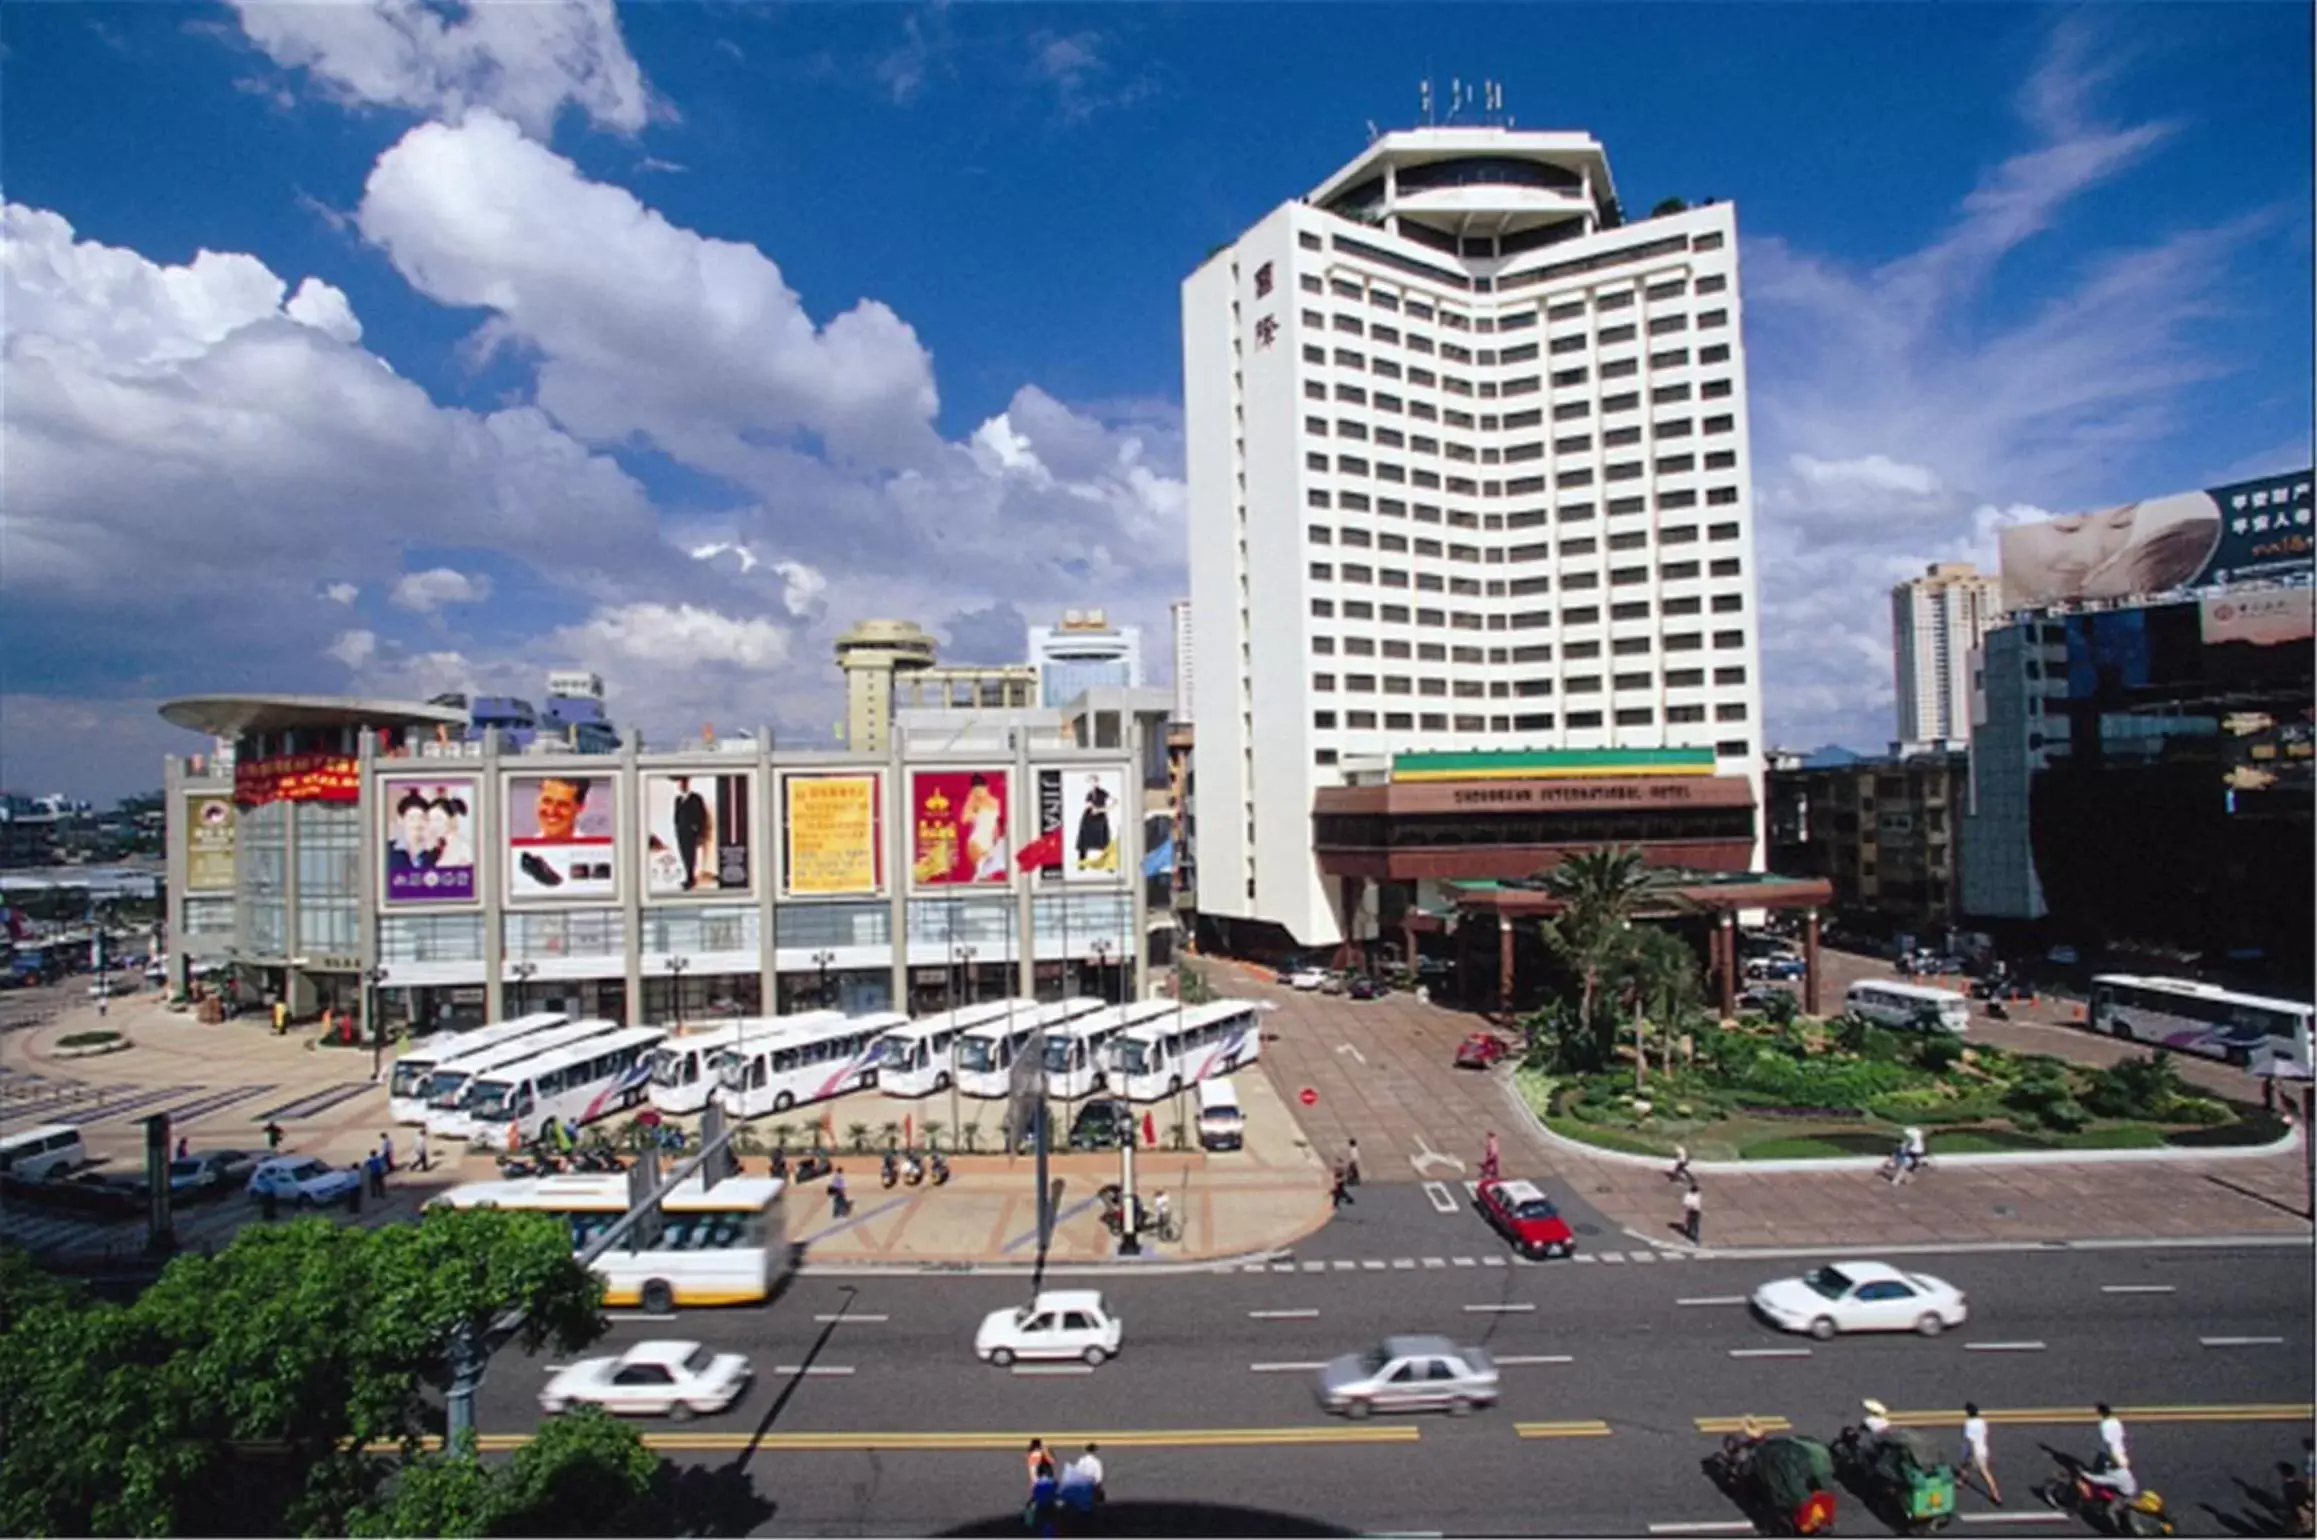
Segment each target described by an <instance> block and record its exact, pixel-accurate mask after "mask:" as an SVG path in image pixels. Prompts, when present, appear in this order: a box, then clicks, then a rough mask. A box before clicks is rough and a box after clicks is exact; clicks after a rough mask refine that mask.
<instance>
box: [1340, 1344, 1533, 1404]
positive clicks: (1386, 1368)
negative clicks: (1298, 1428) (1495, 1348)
mask: <svg viewBox="0 0 2317 1540" xmlns="http://www.w3.org/2000/svg"><path fill="white" fill-rule="evenodd" d="M1318 1390H1319V1403H1320V1405H1321V1406H1323V1407H1325V1408H1326V1409H1327V1410H1329V1411H1331V1412H1338V1413H1341V1414H1342V1415H1344V1416H1346V1417H1365V1416H1367V1415H1369V1414H1370V1413H1372V1412H1378V1411H1384V1412H1419V1411H1444V1412H1446V1413H1448V1414H1449V1415H1450V1416H1451V1417H1462V1416H1464V1415H1465V1414H1466V1413H1468V1412H1470V1411H1471V1410H1472V1409H1473V1408H1474V1407H1476V1406H1494V1405H1495V1404H1496V1396H1497V1369H1496V1360H1495V1359H1493V1358H1490V1357H1489V1356H1488V1354H1487V1353H1486V1352H1484V1351H1483V1350H1481V1349H1480V1348H1474V1347H1458V1346H1457V1345H1456V1344H1455V1343H1453V1342H1451V1341H1449V1340H1448V1339H1447V1338H1446V1337H1386V1338H1385V1339H1384V1340H1383V1341H1382V1342H1380V1343H1378V1344H1377V1345H1376V1346H1374V1347H1372V1348H1370V1349H1368V1350H1367V1351H1366V1352H1364V1353H1346V1354H1345V1355H1344V1356H1343V1357H1341V1358H1338V1359H1335V1360H1333V1361H1332V1362H1330V1363H1329V1364H1328V1365H1327V1366H1326V1367H1325V1368H1323V1369H1322V1370H1320V1372H1319V1387H1318Z"/></svg>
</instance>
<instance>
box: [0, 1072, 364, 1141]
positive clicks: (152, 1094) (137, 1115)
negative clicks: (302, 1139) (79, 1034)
mask: <svg viewBox="0 0 2317 1540" xmlns="http://www.w3.org/2000/svg"><path fill="white" fill-rule="evenodd" d="M39 1078H40V1077H38V1076H27V1075H19V1076H15V1077H12V1084H23V1083H25V1082H28V1081H34V1080H38V1079H39ZM279 1089H281V1088H280V1087H279V1086H277V1085H275V1084H273V1083H271V1082H266V1083H263V1084H258V1085H239V1086H223V1087H210V1086H205V1085H168V1086H147V1087H142V1088H137V1087H132V1088H130V1089H128V1090H126V1091H124V1092H122V1093H121V1094H119V1095H117V1096H116V1095H113V1094H111V1091H112V1088H111V1087H105V1086H94V1085H89V1084H86V1083H84V1082H80V1081H48V1082H46V1083H45V1084H44V1085H43V1086H42V1087H41V1091H40V1093H39V1094H38V1095H36V1096H21V1095H20V1096H18V1097H17V1098H15V1099H12V1100H11V1101H10V1103H9V1104H8V1107H7V1121H9V1122H11V1123H33V1122H40V1123H72V1124H76V1125H78V1126H80V1127H82V1128H94V1127H98V1126H101V1125H103V1124H106V1123H119V1122H133V1121H136V1120H139V1119H142V1118H147V1117H151V1116H152V1115H153V1114H155V1113H167V1114H168V1117H169V1122H170V1124H171V1126H172V1127H177V1126H181V1125H185V1124H191V1123H197V1122H200V1121H201V1120H202V1119H204V1118H211V1117H216V1116H218V1115H219V1114H221V1113H226V1112H232V1111H235V1110H237V1109H240V1110H247V1104H248V1103H250V1102H253V1101H257V1100H259V1099H260V1098H262V1097H266V1096H269V1095H270V1094H272V1093H273V1092H275V1091H278V1090H279ZM375 1089H376V1087H375V1085H374V1084H373V1083H372V1082H370V1081H367V1080H359V1081H354V1080H349V1081H341V1082H340V1083H338V1084H337V1085H333V1086H327V1087H325V1088H323V1089H322V1090H319V1091H313V1092H308V1093H307V1094H305V1095H302V1096H299V1097H297V1098H295V1099H293V1100H290V1101H286V1102H279V1103H275V1104H272V1105H268V1106H265V1107H262V1108H259V1109H257V1110H254V1111H250V1112H249V1120H250V1121H251V1122H252V1123H290V1122H296V1121H298V1120H300V1119H303V1118H311V1117H315V1116H318V1115H319V1114H321V1113H323V1112H327V1111H328V1110H330V1109H331V1108H332V1107H335V1106H337V1105H339V1104H340V1103H342V1102H347V1101H351V1100H353V1099H354V1098H355V1097H357V1096H360V1095H361V1094H363V1093H364V1092H365V1091H370V1090H375Z"/></svg>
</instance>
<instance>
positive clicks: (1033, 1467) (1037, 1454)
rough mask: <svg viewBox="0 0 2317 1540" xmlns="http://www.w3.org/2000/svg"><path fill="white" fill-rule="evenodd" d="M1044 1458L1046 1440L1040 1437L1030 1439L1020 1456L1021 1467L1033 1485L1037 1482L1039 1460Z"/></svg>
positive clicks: (1045, 1456)
mask: <svg viewBox="0 0 2317 1540" xmlns="http://www.w3.org/2000/svg"><path fill="white" fill-rule="evenodd" d="M1046 1458H1047V1455H1046V1441H1045V1440H1044V1439H1042V1438H1034V1439H1031V1440H1030V1447H1029V1449H1028V1450H1027V1451H1026V1452H1025V1453H1024V1454H1023V1456H1022V1469H1023V1472H1024V1473H1025V1474H1026V1475H1028V1477H1029V1478H1030V1485H1031V1486H1033V1487H1034V1486H1036V1485H1037V1484H1038V1465H1039V1462H1040V1461H1042V1460H1044V1459H1046Z"/></svg>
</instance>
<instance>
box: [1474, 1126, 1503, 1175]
mask: <svg viewBox="0 0 2317 1540" xmlns="http://www.w3.org/2000/svg"><path fill="white" fill-rule="evenodd" d="M1503 1177H1504V1160H1503V1155H1502V1152H1501V1151H1500V1150H1498V1148H1497V1144H1496V1130H1495V1129H1493V1128H1492V1129H1490V1130H1489V1131H1488V1139H1487V1142H1485V1143H1484V1144H1482V1145H1481V1147H1480V1179H1481V1180H1482V1181H1484V1182H1495V1181H1501V1180H1502V1179H1503Z"/></svg>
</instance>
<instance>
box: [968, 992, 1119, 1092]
mask: <svg viewBox="0 0 2317 1540" xmlns="http://www.w3.org/2000/svg"><path fill="white" fill-rule="evenodd" d="M1101 1009H1102V1002H1101V1001H1100V1000H1092V999H1088V998H1087V997H1085V996H1083V995H1077V996H1073V997H1072V998H1070V999H1067V1000H1056V1001H1053V1002H1051V1003H1049V1004H1046V1005H1033V1006H1026V1007H1017V1008H1016V1009H1015V1011H1014V1013H1013V1014H1012V1015H1011V1016H1001V1017H999V1018H998V1019H997V1020H995V1021H985V1022H983V1023H982V1024H981V1025H980V1026H978V1027H974V1028H971V1029H969V1030H967V1031H965V1032H961V1033H959V1034H958V1038H957V1046H956V1048H955V1049H954V1050H953V1053H954V1055H955V1058H956V1061H957V1088H958V1089H959V1090H960V1091H963V1092H964V1093H965V1094H966V1095H968V1096H985V1097H997V1096H1004V1095H1005V1094H1007V1092H1008V1090H1009V1089H1010V1088H1011V1084H1012V1081H1013V1071H1014V1056H1015V1055H1016V1054H1018V1053H1020V1052H1021V1051H1022V1050H1023V1048H1024V1047H1026V1046H1027V1045H1028V1043H1029V1041H1030V1038H1031V1036H1032V1035H1033V1034H1035V1033H1036V1032H1038V1031H1040V1030H1041V1029H1043V1030H1046V1031H1051V1030H1053V1029H1054V1028H1055V1027H1058V1026H1060V1025H1061V1024H1062V1023H1063V1022H1065V1021H1072V1020H1075V1019H1076V1018H1078V1017H1080V1016H1089V1015H1092V1014H1093V1013H1094V1012H1096V1011H1099V1010H1101Z"/></svg>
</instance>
